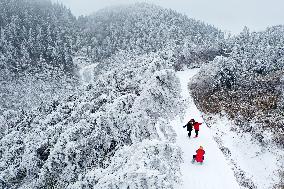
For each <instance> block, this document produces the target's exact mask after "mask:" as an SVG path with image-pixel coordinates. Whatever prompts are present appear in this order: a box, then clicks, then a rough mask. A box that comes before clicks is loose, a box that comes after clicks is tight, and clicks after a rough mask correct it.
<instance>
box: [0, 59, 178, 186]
mask: <svg viewBox="0 0 284 189" xmlns="http://www.w3.org/2000/svg"><path fill="white" fill-rule="evenodd" d="M124 57H130V58H125V59H124V60H123V59H122V57H121V56H120V55H118V56H116V57H113V58H111V59H109V60H107V62H108V63H109V64H108V65H109V66H108V67H106V66H105V67H98V69H99V71H98V72H100V74H98V75H96V78H94V80H93V81H92V82H90V84H89V85H88V86H86V89H85V90H83V91H82V92H80V93H75V94H73V95H70V96H69V97H67V98H66V99H65V100H63V101H54V102H52V103H50V104H47V105H45V106H40V107H39V108H38V109H37V110H34V111H33V112H31V111H30V112H15V111H4V113H3V115H2V116H1V117H0V119H1V120H2V121H1V123H0V124H1V128H2V129H1V135H0V136H1V140H0V152H1V156H0V162H1V164H0V170H1V171H0V180H1V183H0V184H1V187H2V188H40V187H42V188H66V187H71V188H72V187H75V186H76V185H77V184H78V182H79V183H83V184H84V185H86V187H87V186H88V187H90V186H91V185H93V186H96V185H98V186H100V187H105V188H107V187H108V186H124V185H125V186H126V185H129V186H130V187H136V186H137V187H140V188H143V186H146V185H148V186H153V185H154V184H155V183H156V182H158V185H159V186H161V187H164V188H166V187H170V188H172V186H173V184H175V183H176V182H178V179H177V175H178V171H179V170H178V167H176V168H173V166H176V164H178V163H179V162H180V156H179V153H180V152H179V150H178V149H177V148H176V147H175V146H174V145H173V144H171V142H173V141H174V140H173V136H171V134H170V133H169V128H168V126H167V121H166V120H168V119H170V118H172V117H173V116H175V115H176V114H177V113H178V112H182V108H181V107H182V105H183V104H182V101H181V100H180V99H181V96H180V87H179V86H180V85H179V80H178V79H177V77H176V76H175V72H174V71H173V70H171V69H169V68H171V63H170V62H166V61H165V60H164V59H161V58H159V56H158V55H156V54H151V55H144V56H139V57H136V58H134V57H133V56H126V54H124ZM118 60H120V61H122V62H123V61H124V63H123V64H120V63H119V62H117V61H118ZM161 120H165V121H164V122H162V121H161ZM159 124H164V127H165V128H164V129H160V130H161V131H162V133H164V135H165V137H168V138H169V140H168V141H169V142H168V143H165V142H160V141H159V140H160V139H161V137H160V136H159V134H158V132H157V127H158V126H159V127H162V125H159ZM147 140H155V141H156V142H150V141H148V142H147ZM128 150H131V151H128ZM145 150H146V151H145ZM126 152H127V153H126ZM152 152H153V153H152ZM135 154H136V155H135ZM133 155H134V156H133ZM134 157H136V158H137V159H136V162H133V160H135V159H133V158H134ZM138 157H141V160H139V159H138ZM171 158H173V159H171ZM143 159H144V160H143ZM124 161H126V162H124ZM147 162H149V165H146V164H145V163H147ZM136 164H137V165H140V164H142V165H143V164H144V165H143V166H142V165H141V169H143V170H144V173H141V174H140V171H139V169H138V168H137V170H135V169H134V168H135V167H137V166H136ZM117 166H118V167H117ZM119 167H120V168H119ZM123 167H129V168H133V169H134V170H132V172H129V173H128V174H127V175H126V178H125V179H122V173H123V174H125V173H126V171H125V170H124V171H123V170H121V169H123ZM146 170H150V171H151V173H147V174H146ZM92 172H95V173H102V174H101V175H96V176H95V177H93V176H90V174H91V173H92ZM106 172H109V174H112V175H117V176H119V177H118V178H121V180H109V181H108V179H109V178H108V177H105V178H104V176H106V175H105V174H104V173H106ZM142 172H143V171H142ZM160 178H162V180H161V179H160ZM88 179H91V180H90V182H89V183H88ZM143 182H144V184H143ZM139 183H140V184H141V185H139ZM88 187H87V188H88Z"/></svg>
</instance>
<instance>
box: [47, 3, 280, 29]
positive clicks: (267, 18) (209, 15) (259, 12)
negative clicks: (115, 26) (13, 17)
mask: <svg viewBox="0 0 284 189" xmlns="http://www.w3.org/2000/svg"><path fill="white" fill-rule="evenodd" d="M52 1H54V2H62V3H63V4H65V5H66V6H67V7H69V8H70V9H71V10H72V12H73V13H74V14H75V15H76V16H79V15H82V14H83V15H88V14H90V13H92V12H95V11H97V10H99V9H101V8H104V7H106V6H109V5H118V4H129V3H134V2H141V0H52ZM143 2H150V3H154V4H157V5H161V6H163V7H166V8H172V9H174V10H177V11H178V12H180V13H184V14H186V15H188V16H189V17H191V18H196V19H199V20H202V21H205V22H206V23H209V24H212V25H215V26H217V27H218V28H220V29H222V30H225V31H231V32H232V33H238V32H240V31H241V30H242V29H243V27H244V26H248V27H249V28H250V30H251V31H260V30H264V29H265V28H266V27H267V26H272V25H279V24H284V0H144V1H143Z"/></svg>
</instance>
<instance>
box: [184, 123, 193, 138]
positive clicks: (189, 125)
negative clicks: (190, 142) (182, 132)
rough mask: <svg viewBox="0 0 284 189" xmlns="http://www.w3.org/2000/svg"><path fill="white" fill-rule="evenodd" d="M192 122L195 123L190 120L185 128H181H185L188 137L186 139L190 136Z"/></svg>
mask: <svg viewBox="0 0 284 189" xmlns="http://www.w3.org/2000/svg"><path fill="white" fill-rule="evenodd" d="M194 122H195V120H194V119H191V120H189V122H188V123H187V124H186V125H185V126H183V128H185V127H187V131H188V134H187V135H188V137H190V136H191V131H192V126H193V123H194Z"/></svg>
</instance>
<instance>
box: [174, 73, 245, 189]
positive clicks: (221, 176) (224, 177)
mask: <svg viewBox="0 0 284 189" xmlns="http://www.w3.org/2000/svg"><path fill="white" fill-rule="evenodd" d="M197 72H198V69H194V70H187V71H182V72H178V77H179V78H180V82H181V87H182V96H183V97H184V99H185V100H187V101H188V103H187V105H188V108H187V110H186V113H185V116H184V117H183V118H179V117H178V118H177V119H176V120H173V121H172V125H173V127H174V129H175V131H176V133H177V144H178V145H179V146H180V148H181V149H182V151H183V159H184V162H183V164H182V165H181V172H182V180H183V183H182V185H181V186H178V188H182V189H183V188H184V189H189V188H192V189H222V188H224V189H225V188H230V189H235V188H240V187H239V185H238V183H237V181H236V179H235V177H234V173H233V170H232V169H231V167H230V166H229V165H228V163H227V161H226V159H225V157H224V155H223V154H222V152H221V150H220V149H219V148H218V146H217V144H216V142H215V141H214V140H213V138H212V135H211V133H210V129H209V128H208V127H207V126H206V124H205V123H204V121H203V119H202V115H201V113H200V111H199V110H198V109H197V108H196V106H195V104H194V102H193V99H192V98H191V96H190V93H189V91H188V87H187V84H188V82H189V80H190V78H191V77H192V76H194V75H195V74H196V73H197ZM191 118H194V119H195V120H196V121H198V122H202V123H203V124H202V125H201V128H200V132H199V137H198V138H188V136H187V131H186V128H183V127H182V126H183V125H185V124H186V123H187V122H188V121H189V120H190V119H191ZM180 120H182V122H181V121H180ZM192 135H193V136H194V131H192ZM200 145H202V146H203V147H204V150H205V152H206V154H205V161H204V163H203V165H200V164H198V163H195V164H192V163H191V160H192V155H194V154H195V151H196V150H197V149H198V148H199V146H200Z"/></svg>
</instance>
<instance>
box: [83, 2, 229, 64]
mask: <svg viewBox="0 0 284 189" xmlns="http://www.w3.org/2000/svg"><path fill="white" fill-rule="evenodd" d="M78 20H79V23H80V27H81V28H82V30H83V33H82V40H81V41H80V42H81V45H82V46H85V51H87V53H86V54H88V55H89V56H90V57H91V58H92V59H93V60H95V61H97V60H101V59H102V58H106V57H110V56H111V55H113V54H114V53H116V52H118V51H119V50H127V51H131V52H132V53H134V54H144V53H149V52H157V51H159V50H162V49H171V50H173V52H174V55H175V57H176V58H177V59H178V61H177V62H176V67H177V68H181V67H182V66H184V65H187V66H189V65H190V64H192V66H194V65H195V66H196V64H197V65H198V64H200V62H202V61H205V60H211V59H212V58H214V56H216V55H220V54H222V53H223V51H222V48H223V39H224V36H223V33H222V32H221V31H220V30H218V29H216V28H215V27H213V26H210V25H207V24H204V23H202V22H201V21H196V20H194V19H190V18H188V17H187V16H185V15H182V14H180V13H177V12H176V11H173V10H171V9H164V8H161V7H159V6H155V5H150V4H145V3H139V4H134V5H129V6H116V7H110V8H106V9H103V10H100V11H98V12H96V13H95V14H93V15H91V16H88V17H80V18H79V19H78ZM86 44H87V45H86Z"/></svg>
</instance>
